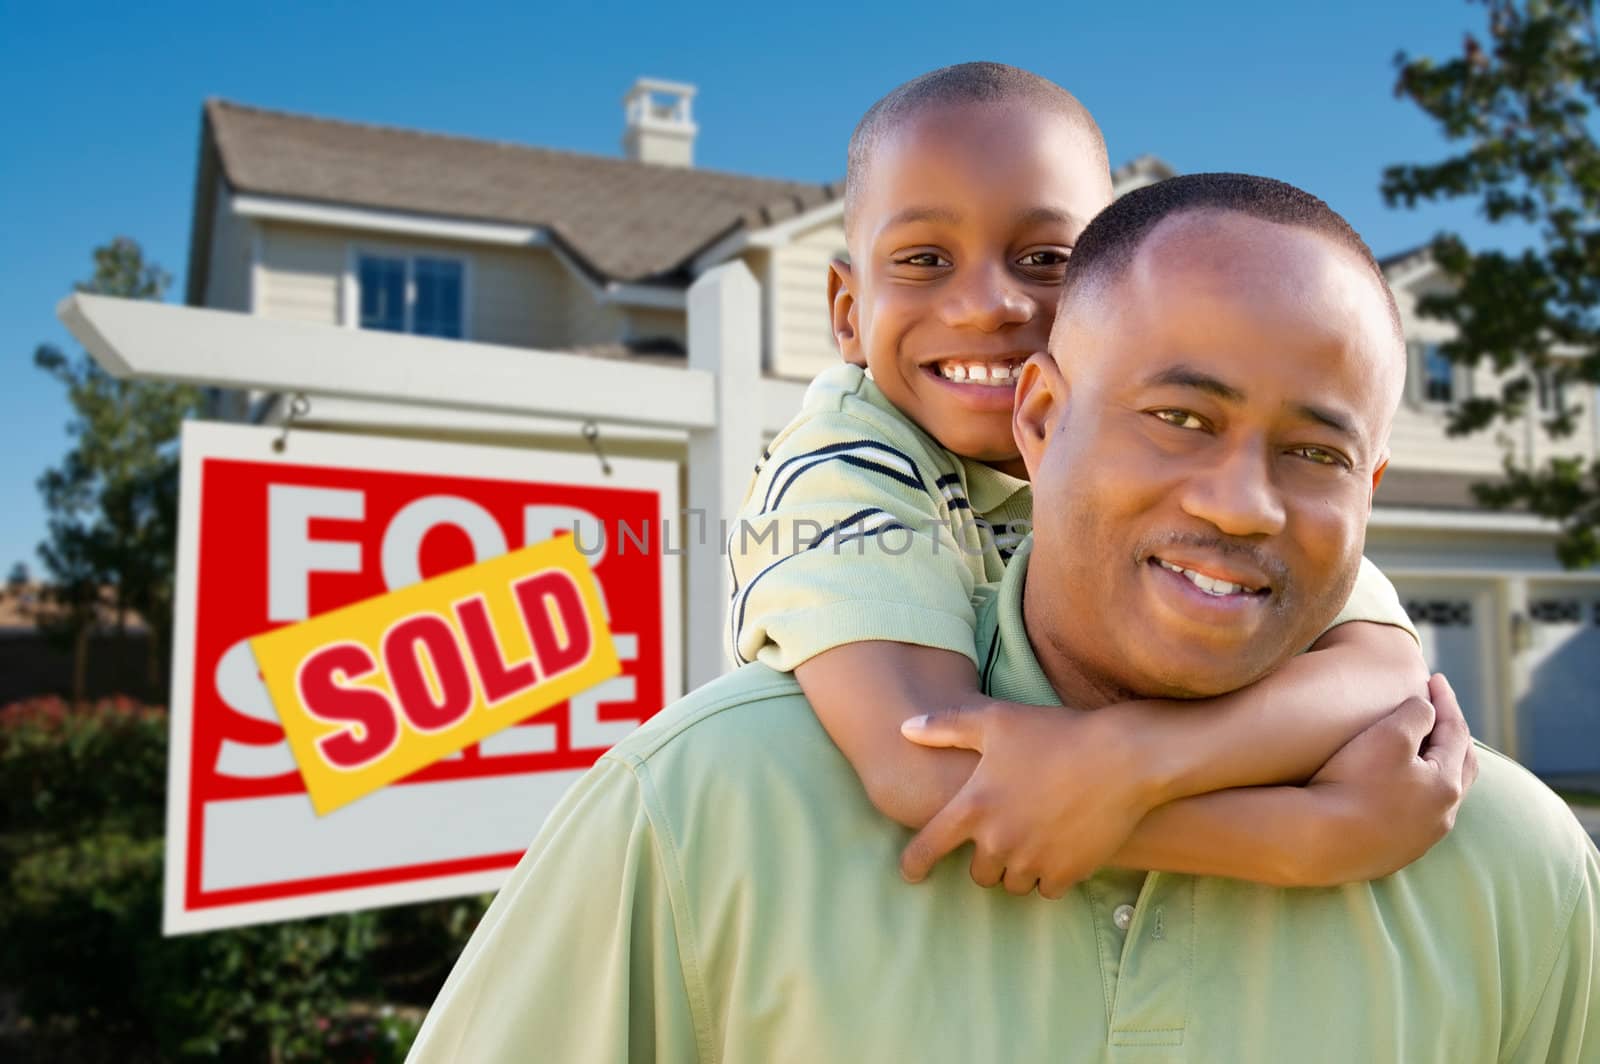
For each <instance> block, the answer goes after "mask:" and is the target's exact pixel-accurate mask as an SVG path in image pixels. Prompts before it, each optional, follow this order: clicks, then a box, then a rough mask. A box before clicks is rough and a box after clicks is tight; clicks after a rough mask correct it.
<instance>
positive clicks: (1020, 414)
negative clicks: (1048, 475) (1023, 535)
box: [1011, 351, 1067, 480]
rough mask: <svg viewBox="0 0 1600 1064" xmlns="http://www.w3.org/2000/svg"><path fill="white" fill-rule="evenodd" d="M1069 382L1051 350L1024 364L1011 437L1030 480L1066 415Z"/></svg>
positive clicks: (1034, 356) (1015, 403) (1014, 408)
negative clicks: (1014, 441)
mask: <svg viewBox="0 0 1600 1064" xmlns="http://www.w3.org/2000/svg"><path fill="white" fill-rule="evenodd" d="M1066 403H1067V381H1066V378H1065V377H1063V376H1062V375H1061V367H1060V366H1058V365H1056V360H1055V357H1054V356H1052V355H1051V354H1050V353H1049V352H1048V351H1040V352H1038V353H1036V354H1034V355H1032V356H1030V357H1029V358H1028V361H1027V362H1025V363H1023V366H1022V377H1021V379H1020V380H1018V381H1017V392H1016V399H1015V401H1014V402H1013V404H1012V407H1011V435H1012V436H1013V438H1015V440H1016V442H1017V452H1018V453H1019V454H1021V455H1022V461H1023V464H1024V465H1026V466H1027V467H1028V477H1029V479H1030V480H1031V479H1033V478H1034V477H1036V476H1037V475H1038V472H1039V466H1040V464H1041V463H1042V462H1043V460H1044V452H1045V448H1046V446H1048V444H1049V442H1050V434H1051V433H1053V432H1054V431H1055V430H1056V426H1057V425H1058V424H1059V423H1060V421H1061V415H1062V414H1064V413H1065V412H1066Z"/></svg>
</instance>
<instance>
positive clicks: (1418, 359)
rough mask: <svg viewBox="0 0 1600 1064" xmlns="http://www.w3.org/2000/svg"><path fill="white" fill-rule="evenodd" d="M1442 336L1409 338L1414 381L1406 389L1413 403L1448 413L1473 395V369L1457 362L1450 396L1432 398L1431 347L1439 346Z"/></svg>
mask: <svg viewBox="0 0 1600 1064" xmlns="http://www.w3.org/2000/svg"><path fill="white" fill-rule="evenodd" d="M1443 342H1444V341H1442V340H1409V341H1407V342H1406V369H1407V379H1408V380H1410V381H1413V382H1414V383H1413V384H1411V385H1410V386H1409V387H1408V388H1407V389H1406V390H1407V392H1409V393H1410V394H1409V398H1410V400H1411V403H1412V405H1413V406H1415V407H1417V408H1418V409H1419V410H1428V411H1432V412H1434V413H1438V414H1444V413H1447V412H1449V411H1451V410H1453V409H1455V408H1456V407H1458V406H1460V405H1461V403H1462V401H1464V400H1466V399H1468V398H1470V397H1471V396H1472V369H1471V367H1469V366H1460V365H1456V364H1454V363H1452V364H1451V366H1450V398H1449V399H1448V400H1446V399H1430V398H1428V359H1427V349H1428V348H1429V347H1437V346H1439V345H1440V344H1441V343H1443Z"/></svg>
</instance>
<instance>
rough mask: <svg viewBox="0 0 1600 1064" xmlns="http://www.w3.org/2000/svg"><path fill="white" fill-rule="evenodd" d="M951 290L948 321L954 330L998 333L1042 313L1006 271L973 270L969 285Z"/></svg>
mask: <svg viewBox="0 0 1600 1064" xmlns="http://www.w3.org/2000/svg"><path fill="white" fill-rule="evenodd" d="M947 291H948V293H949V298H948V299H946V300H945V304H944V320H945V324H946V325H950V326H952V327H958V328H962V327H964V328H969V329H981V330H982V331H984V332H994V331H996V330H998V329H1002V328H1004V327H1006V326H1007V325H1023V324H1025V323H1027V322H1029V321H1032V320H1033V316H1034V315H1035V314H1037V313H1038V312H1039V308H1038V306H1037V304H1036V303H1035V302H1034V300H1033V298H1032V297H1031V296H1030V295H1029V294H1028V293H1027V292H1026V291H1024V290H1023V288H1022V286H1021V285H1020V284H1018V283H1017V280H1016V278H1015V277H1012V276H1011V275H1010V273H1009V271H1005V270H998V269H986V270H972V271H971V272H969V273H968V275H967V277H966V278H965V283H962V284H956V285H951V286H949V288H948V289H947Z"/></svg>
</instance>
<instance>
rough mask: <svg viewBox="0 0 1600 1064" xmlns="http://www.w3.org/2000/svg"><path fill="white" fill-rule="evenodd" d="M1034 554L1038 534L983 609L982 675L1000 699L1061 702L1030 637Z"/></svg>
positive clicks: (980, 620) (1014, 559)
mask: <svg viewBox="0 0 1600 1064" xmlns="http://www.w3.org/2000/svg"><path fill="white" fill-rule="evenodd" d="M998 475H1000V476H1005V474H1003V473H1001V474H998ZM1007 479H1015V478H1011V477H1008V478H1007ZM1019 483H1024V484H1025V482H1020V481H1019ZM974 505H976V502H974ZM1032 556H1033V537H1032V536H1029V537H1028V538H1027V539H1026V540H1024V541H1023V542H1022V544H1021V545H1020V546H1019V547H1018V548H1017V552H1016V553H1015V554H1014V555H1012V557H1011V562H1010V564H1008V565H1007V566H1006V575H1005V576H1004V578H1002V579H1001V581H1000V584H999V587H998V588H997V589H996V590H995V592H994V593H993V594H991V595H989V596H988V597H987V599H986V601H984V602H983V604H982V606H981V608H980V611H979V615H978V636H979V638H978V647H979V651H980V653H981V655H982V669H983V672H982V676H981V680H982V682H983V685H984V690H985V691H987V692H988V693H989V694H991V695H993V696H994V697H995V698H998V699H1002V700H1004V701H1007V702H1023V703H1026V704H1028V705H1033V706H1059V705H1061V698H1060V696H1058V695H1057V694H1056V690H1055V688H1054V687H1051V686H1050V681H1049V680H1048V679H1047V678H1046V677H1045V674H1044V668H1043V667H1042V666H1040V664H1039V659H1038V658H1036V657H1034V654H1033V644H1031V643H1030V642H1028V632H1027V629H1026V627H1025V626H1024V625H1023V622H1022V589H1023V587H1024V586H1026V583H1027V575H1028V562H1029V561H1030V560H1031V558H1032Z"/></svg>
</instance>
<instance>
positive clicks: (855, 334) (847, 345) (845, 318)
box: [828, 259, 867, 367]
mask: <svg viewBox="0 0 1600 1064" xmlns="http://www.w3.org/2000/svg"><path fill="white" fill-rule="evenodd" d="M853 283H855V275H854V274H852V273H851V272H850V264H849V263H848V262H846V261H844V260H843V259H834V260H833V261H832V262H830V263H828V319H829V322H830V323H831V324H832V326H833V341H834V343H836V344H838V345H839V354H841V355H843V356H844V360H845V361H846V362H848V363H850V364H851V365H852V366H862V367H865V366H866V364H867V355H866V352H865V351H863V350H862V349H861V332H860V330H859V328H858V327H857V316H856V297H855V296H854V295H853V294H852V293H851V291H850V286H851V285H852V284H853Z"/></svg>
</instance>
